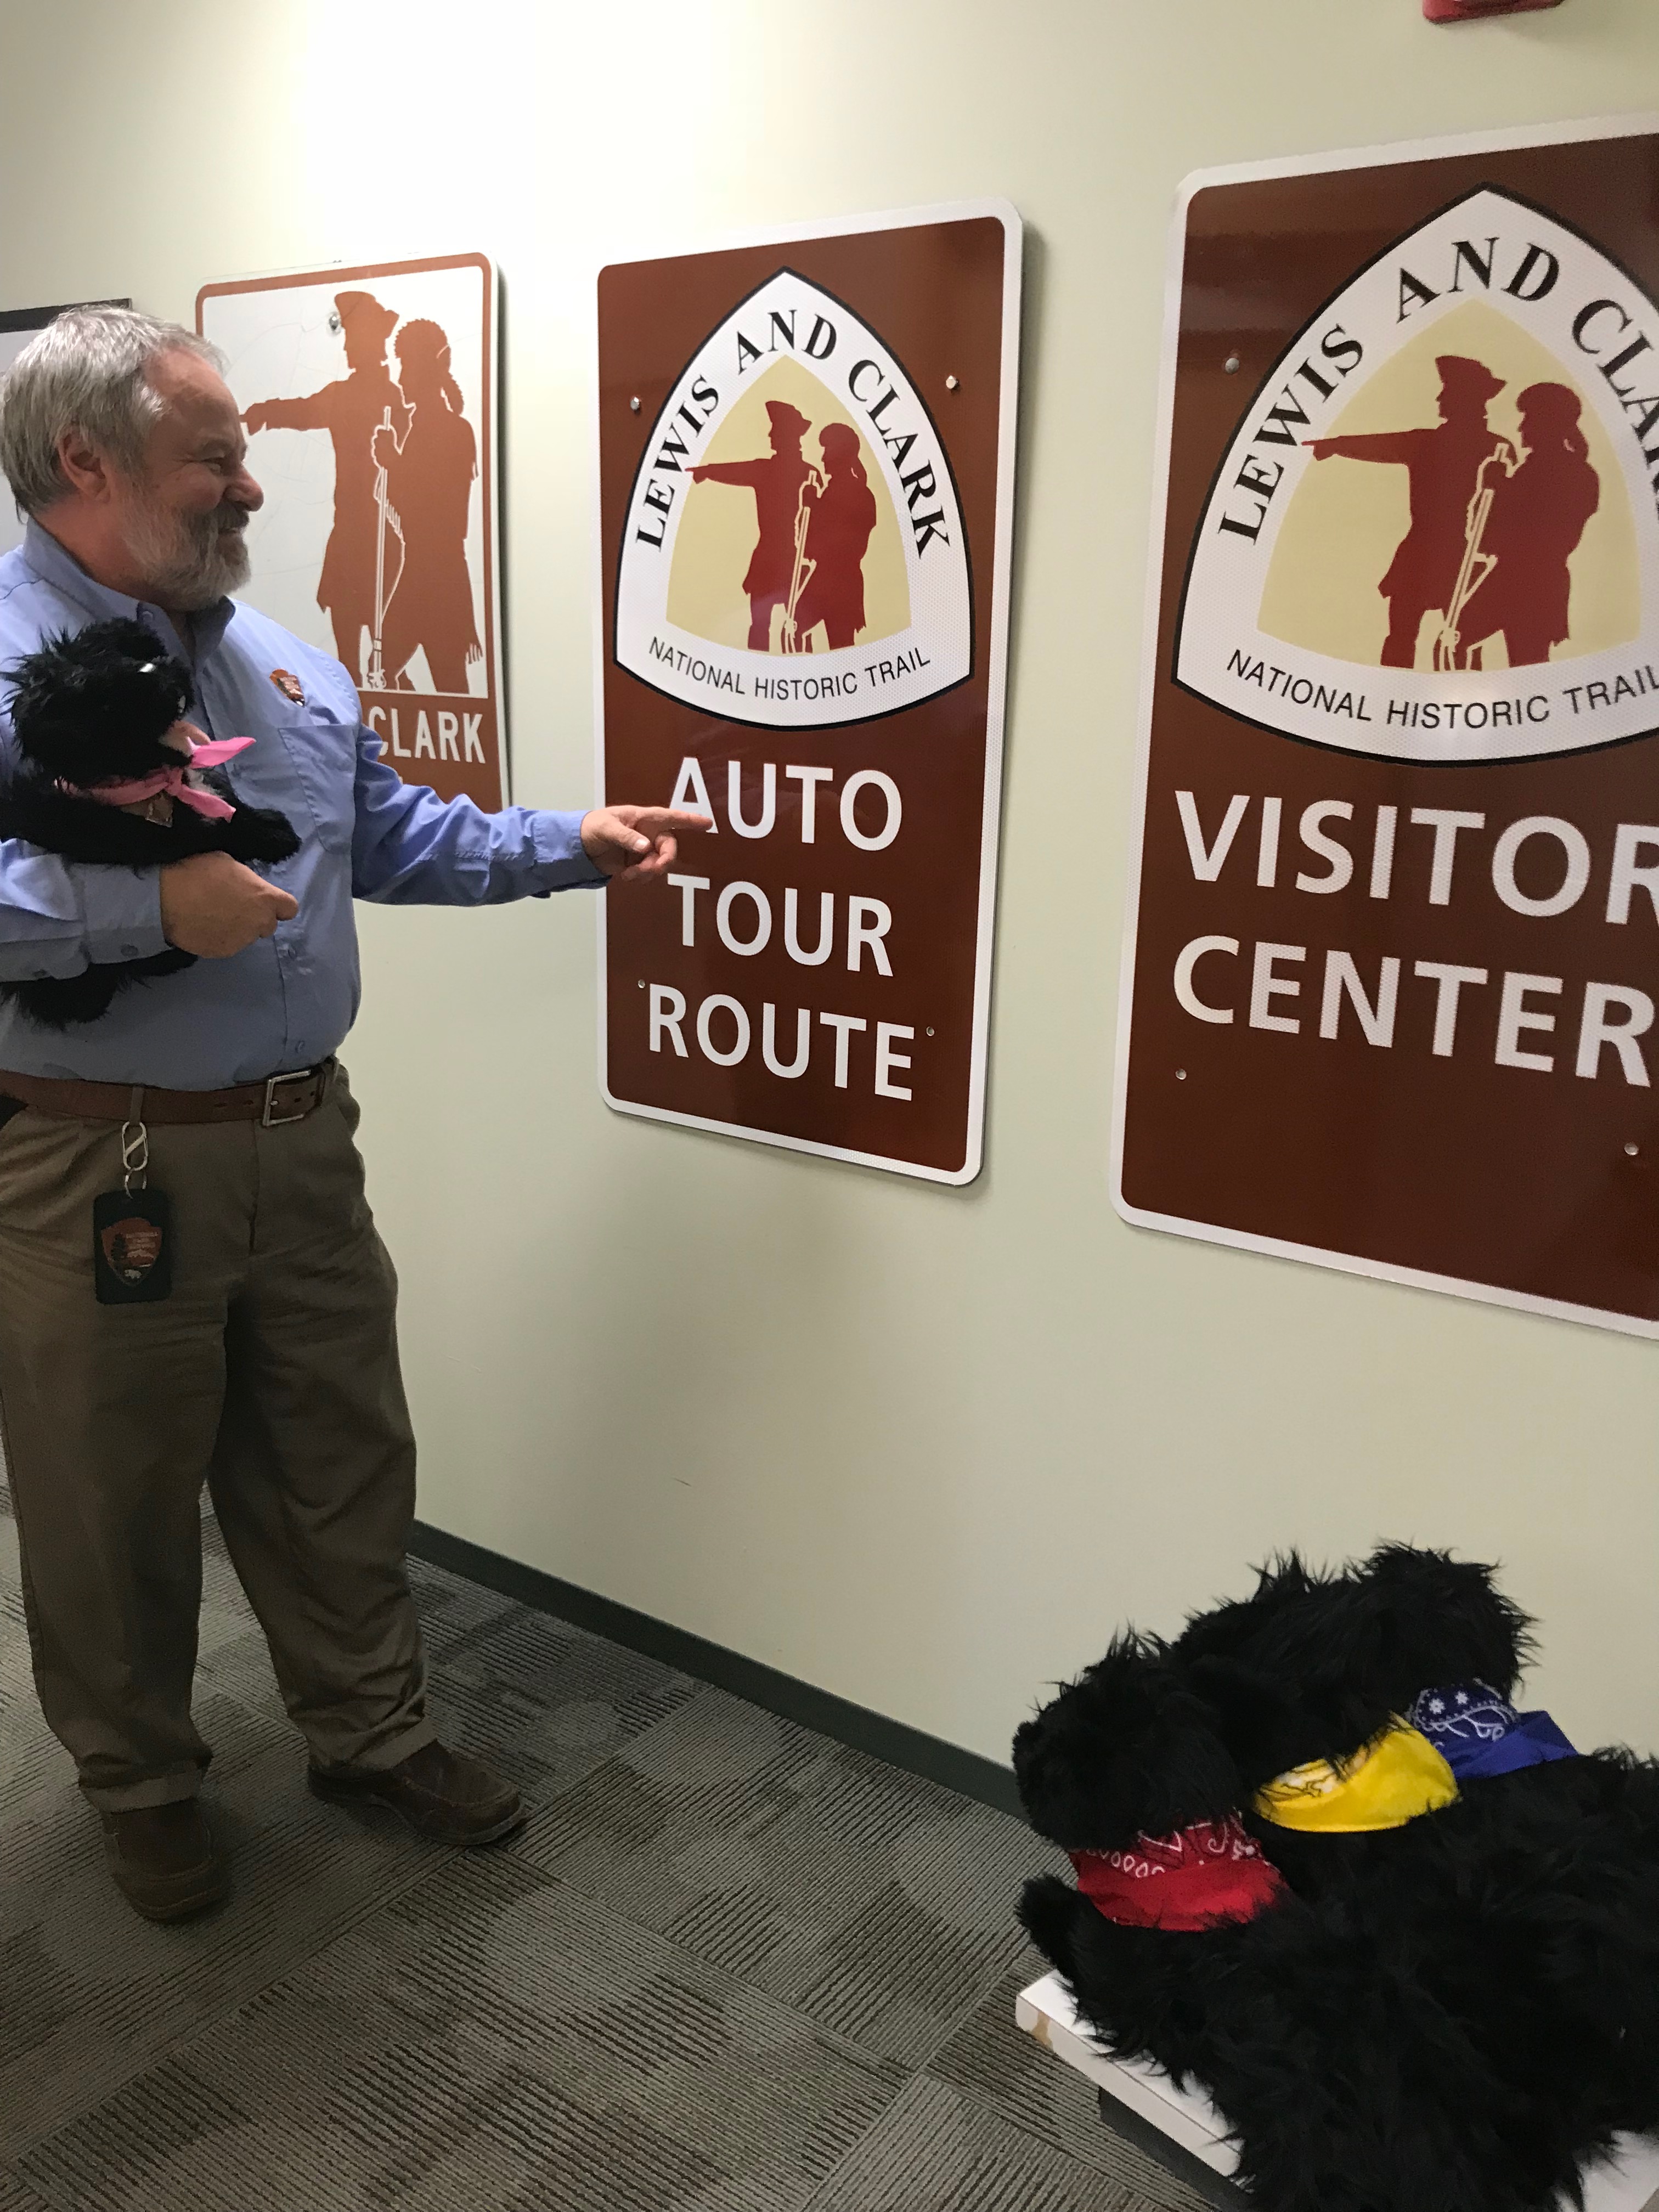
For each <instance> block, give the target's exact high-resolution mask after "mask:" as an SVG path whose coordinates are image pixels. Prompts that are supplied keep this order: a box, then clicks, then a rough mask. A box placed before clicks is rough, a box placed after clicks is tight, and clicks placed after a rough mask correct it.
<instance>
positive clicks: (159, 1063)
mask: <svg viewBox="0 0 1659 2212" xmlns="http://www.w3.org/2000/svg"><path fill="white" fill-rule="evenodd" d="M111 615H126V616H135V615H136V616H137V618H138V619H139V620H140V621H141V622H143V623H147V624H148V625H149V628H150V629H152V630H154V631H155V635H156V638H157V640H158V641H159V642H160V643H161V645H162V646H164V647H166V649H167V651H168V652H169V653H175V654H178V655H179V656H180V657H181V658H183V659H185V660H186V661H188V662H189V663H190V665H191V673H192V675H193V676H194V678H195V683H196V704H195V705H194V706H193V707H192V708H191V720H192V721H194V722H195V723H197V726H200V727H202V728H204V729H205V730H206V731H207V732H208V734H209V735H210V737H216V738H233V737H251V738H253V739H254V740H255V742H254V744H252V746H250V747H249V749H248V750H246V752H244V753H242V754H240V755H239V756H238V757H237V759H236V760H235V761H234V763H233V764H232V766H231V768H230V770H229V775H230V779H231V784H232V787H233V788H234V791H235V793H236V795H237V797H238V798H239V799H245V800H246V802H247V804H248V805H251V806H275V807H277V808H280V810H281V811H282V812H283V813H284V814H285V815H286V816H287V817H288V818H289V821H290V822H291V823H293V825H294V828H295V830H296V831H297V832H298V833H299V836H300V839H301V845H300V849H299V851H298V852H297V853H296V854H295V855H294V857H293V859H292V860H284V861H283V862H282V863H281V865H280V866H275V867H261V868H260V869H259V870H258V872H259V873H260V874H261V875H263V876H265V877H267V878H269V880H270V882H272V883H273V884H280V885H281V887H282V888H283V890H286V891H291V892H292V893H293V895H294V896H295V899H297V900H298V902H299V908H300V910H299V912H298V914H297V915H295V917H294V919H293V920H292V921H285V922H283V923H281V924H279V926H278V927H277V930H276V935H275V936H274V937H269V938H263V939H260V940H259V942H258V944H255V945H249V946H248V947H247V948H246V951H242V952H239V953H237V954H236V955H235V956H234V957H233V958H231V959H228V960H198V961H197V963H196V964H195V966H194V967H192V968H186V969H183V970H182V971H181V972H180V973H179V974H178V975H161V976H156V977H155V978H154V979H152V980H149V981H144V982H141V983H139V984H137V985H135V986H134V987H131V989H129V990H125V991H123V992H121V993H120V994H118V997H117V998H116V1000H115V1002H114V1004H113V1005H112V1006H111V1008H110V1010H109V1012H107V1013H106V1014H104V1015H103V1016H101V1017H100V1018H99V1019H98V1020H97V1021H94V1022H88V1023H86V1024H83V1025H82V1026H80V1027H77V1028H73V1029H70V1030H67V1031H62V1032H60V1031H58V1030H45V1029H40V1028H39V1027H37V1026H36V1025H35V1024H33V1023H32V1022H30V1021H29V1020H28V1019H27V1017H25V1016H24V1015H23V1014H22V1013H21V1012H20V1011H19V1010H18V1007H17V1005H16V1002H15V1000H11V999H9V998H8V999H3V1000H0V1070H4V1069H7V1068H10V1069H13V1070H15V1071H16V1072H17V1073H20V1074H27V1075H56V1076H69V1077H78V1078H80V1079H82V1080H88V1081H94V1082H109V1083H144V1084H152V1085H156V1086H158V1087H162V1088H166V1089H170V1090H178V1091H217V1090H222V1089H224V1088H227V1087H228V1085H232V1084H235V1083H249V1082H253V1081H256V1080H258V1079H259V1078H260V1077H262V1076H266V1075H276V1074H282V1073H286V1072H288V1071H289V1070H290V1069H294V1068H301V1067H307V1066H312V1065H313V1063H314V1062H316V1061H318V1060H325V1059H326V1058H327V1056H328V1054H330V1053H331V1052H332V1051H334V1049H335V1048H336V1047H337V1045H338V1044H339V1043H340V1041H341V1039H342V1038H343V1036H345V1034H346V1031H347V1030H349V1028H350V1027H351V1024H352V1023H353V1021H354V1020H355V1019H356V1013H357V1002H358V997H359V991H360V986H359V975H358V963H357V932H356V921H355V919H354V916H353V914H352V906H351V902H352V900H353V899H354V898H366V899H376V900H380V901H381V902H385V903H387V904H392V905H398V904H402V905H435V906H487V905H493V904H495V903H497V902H501V901H502V900H506V899H513V898H523V897H526V896H538V895H540V894H543V893H545V892H547V891H553V890H566V889H567V888H568V887H569V886H571V885H573V884H599V883H601V882H602V881H603V880H604V878H602V877H601V875H600V874H599V870H598V869H597V868H595V867H594V866H593V865H592V862H591V861H590V860H588V859H587V857H586V854H584V852H583V851H582V847H581V836H580V829H581V820H582V817H581V816H580V814H579V813H575V814H553V813H541V812H535V811H531V810H529V809H527V808H525V807H520V806H511V807H508V808H507V810H506V811H504V812H502V813H500V814H485V813H484V812H483V811H482V810H481V809H480V808H478V807H477V806H475V805H473V804H472V802H471V800H470V799H456V800H454V801H453V802H451V803H450V804H448V805H446V804H445V803H444V802H443V801H442V800H441V799H438V798H437V797H436V796H435V793H432V792H430V791H428V790H426V789H425V788H424V787H422V786H420V785H416V784H407V783H404V782H403V781H401V779H400V778H399V777H398V774H397V772H396V770H395V769H392V767H390V766H389V765H388V764H387V763H385V762H383V761H382V760H381V759H380V740H379V739H378V738H375V737H374V736H373V735H372V734H370V733H369V732H368V731H367V730H365V728H364V726H363V723H362V716H361V714H360V712H359V703H358V698H357V692H356V686H355V685H354V684H353V683H352V680H351V678H350V677H349V675H348V674H347V672H346V671H345V669H344V668H343V667H342V666H341V665H340V663H339V662H338V661H337V660H335V659H331V658H330V656H329V655H328V654H326V653H319V652H317V651H316V650H314V648H313V647H310V646H308V645H302V644H301V641H300V640H299V639H298V638H297V637H295V636H294V635H292V633H291V632H289V631H288V630H285V629H282V628H281V627H280V625H279V624H277V623H274V622H270V621H268V620H267V619H266V617H264V615H261V614H256V613H255V612H254V611H253V609H252V607H247V606H243V605H240V602H238V601H235V600H232V599H223V600H221V601H220V603H219V605H217V606H216V607H213V608H210V610H209V611H207V612H206V613H204V614H200V615H197V616H196V617H194V620H193V622H192V624H191V641H190V646H191V649H186V648H185V644H184V642H183V641H181V640H180V638H179V635H177V633H176V632H175V630H174V629H173V624H172V623H170V622H169V621H168V619H167V617H166V616H165V615H163V614H162V613H161V611H160V610H159V609H158V608H155V607H152V606H147V605H144V604H143V602H141V601H135V600H132V599H127V598H125V597H124V596H123V594H122V593H120V592H112V591H106V589H105V588H104V586H102V585H101V584H95V583H94V581H93V580H92V579H91V577H89V576H88V574H87V573H86V571H85V569H83V568H82V567H81V565H80V563H79V562H77V561H76V560H75V559H74V558H73V557H72V556H70V554H69V553H67V552H66V551H65V550H64V548H63V547H62V546H61V545H60V544H58V541H57V539H56V538H53V537H52V535H51V533H50V532H48V531H46V530H43V529H42V528H41V527H40V525H39V524H38V523H33V522H32V523H31V524H30V525H29V526H28V531H27V536H26V538H25V539H24V542H23V544H21V546H19V547H18V548H17V549H16V550H15V551H14V552H11V553H8V554H7V555H6V556H4V557H3V559H0V672H3V671H4V670H5V669H6V668H7V667H9V665H10V664H11V663H12V662H13V661H14V660H15V659H17V657H18V656H19V655H20V654H21V653H30V652H33V649H34V648H35V647H36V646H38V645H40V643H41V642H42V641H43V640H44V639H46V637H49V636H52V635H58V634H60V633H62V632H63V631H65V630H77V629H83V628H84V627H85V625H86V624H87V623H89V622H97V621H100V620H103V619H105V618H106V617H109V616H111ZM275 669H282V670H286V671H289V673H291V674H292V675H294V676H295V677H297V678H298V679H299V684H300V688H301V691H302V693H303V694H304V700H303V703H302V704H301V705H298V706H295V705H294V704H293V703H292V702H290V701H289V699H288V698H287V697H285V696H284V695H283V692H282V691H281V690H278V689H277V687H276V684H274V683H273V682H272V681H271V671H273V670H275ZM12 744H13V740H12V737H11V732H10V728H9V724H7V723H6V722H5V720H4V718H3V716H0V746H3V747H5V748H6V749H7V750H10V749H11V747H12ZM166 944H167V940H166V939H165V938H164V937H163V935H162V933H161V889H160V882H159V878H158V877H157V875H156V873H155V871H153V870H152V871H149V872H143V873H141V872H137V871H136V870H133V869H130V868H116V867H94V866H85V865H82V864H80V863H77V862H74V861H65V860H59V859H58V858H57V857H56V856H55V855H53V854H48V853H43V852H42V851H41V850H40V848H39V847H37V846H33V845H28V844H24V843H22V842H19V841H15V840H12V841H8V842H0V981H25V980H27V979H29V978H31V977H40V976H48V975H79V974H80V972H81V970H82V969H83V968H85V967H86V966H87V965H88V963H92V962H104V961H117V960H136V959H141V958H143V957H147V956H148V955H149V954H151V953H155V952H161V951H165V950H166Z"/></svg>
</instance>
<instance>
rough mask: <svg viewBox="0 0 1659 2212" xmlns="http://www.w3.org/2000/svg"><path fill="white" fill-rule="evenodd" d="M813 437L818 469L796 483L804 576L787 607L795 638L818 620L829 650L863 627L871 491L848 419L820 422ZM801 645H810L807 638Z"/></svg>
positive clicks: (805, 636) (807, 636)
mask: <svg viewBox="0 0 1659 2212" xmlns="http://www.w3.org/2000/svg"><path fill="white" fill-rule="evenodd" d="M818 443H819V445H820V446H821V447H823V466H824V475H823V478H822V479H821V480H820V479H817V478H815V477H814V478H809V479H808V481H807V482H806V483H805V484H804V485H803V486H802V487H801V491H800V499H801V501H802V504H803V506H804V507H805V511H806V533H805V544H804V548H803V552H804V559H803V561H802V564H801V566H802V572H803V575H804V578H805V580H804V582H803V583H802V585H801V586H800V590H799V596H798V598H797V599H796V601H795V604H794V606H793V608H792V609H791V610H790V612H791V614H792V616H793V621H794V626H795V635H797V637H799V638H801V639H810V637H811V632H812V631H813V630H814V629H816V628H817V625H818V623H823V627H824V630H825V633H826V635H828V637H829V647H830V650H831V651H832V652H833V651H835V649H836V647H839V646H848V645H851V644H853V643H854V641H856V639H857V636H858V634H859V632H860V630H861V629H863V628H864V556H865V553H866V550H867V548H868V546H869V544H870V538H871V535H872V532H873V531H874V530H875V526H876V495H875V494H874V492H872V490H871V489H870V479H869V478H868V477H866V474H865V472H864V463H863V461H862V460H861V459H860V457H859V434H858V432H857V431H856V430H855V429H854V428H853V426H852V424H851V423H850V422H830V423H828V424H826V425H825V427H824V428H823V430H822V431H820V433H819V434H818ZM806 649H807V651H808V652H809V653H810V652H811V644H810V643H808V645H807V647H806Z"/></svg>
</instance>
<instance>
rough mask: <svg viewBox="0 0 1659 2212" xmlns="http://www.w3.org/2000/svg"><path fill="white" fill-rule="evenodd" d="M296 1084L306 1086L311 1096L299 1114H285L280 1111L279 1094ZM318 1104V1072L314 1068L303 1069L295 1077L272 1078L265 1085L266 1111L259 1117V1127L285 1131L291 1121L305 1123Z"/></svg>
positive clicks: (274, 1076) (300, 1106) (279, 1076)
mask: <svg viewBox="0 0 1659 2212" xmlns="http://www.w3.org/2000/svg"><path fill="white" fill-rule="evenodd" d="M295 1083H300V1084H304V1085H306V1086H307V1089H308V1091H309V1093H310V1095H309V1096H308V1097H306V1098H305V1099H304V1101H303V1102H302V1103H300V1104H299V1110H298V1111H297V1112H295V1113H283V1112H282V1111H280V1110H279V1106H278V1097H277V1094H278V1093H279V1092H280V1091H281V1090H282V1089H283V1085H285V1084H290V1085H291V1084H295ZM317 1103H318V1101H317V1070H316V1069H315V1068H314V1067H302V1068H301V1069H299V1070H298V1071H297V1072H296V1073H295V1074H293V1075H273V1076H270V1077H269V1078H267V1079H266V1083H265V1110H264V1113H263V1114H262V1115H260V1117H259V1127H261V1128H262V1129H285V1128H287V1127H288V1126H289V1122H291V1121H304V1120H305V1118H306V1116H307V1114H309V1113H312V1112H313V1110H314V1109H315V1108H316V1105H317Z"/></svg>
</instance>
